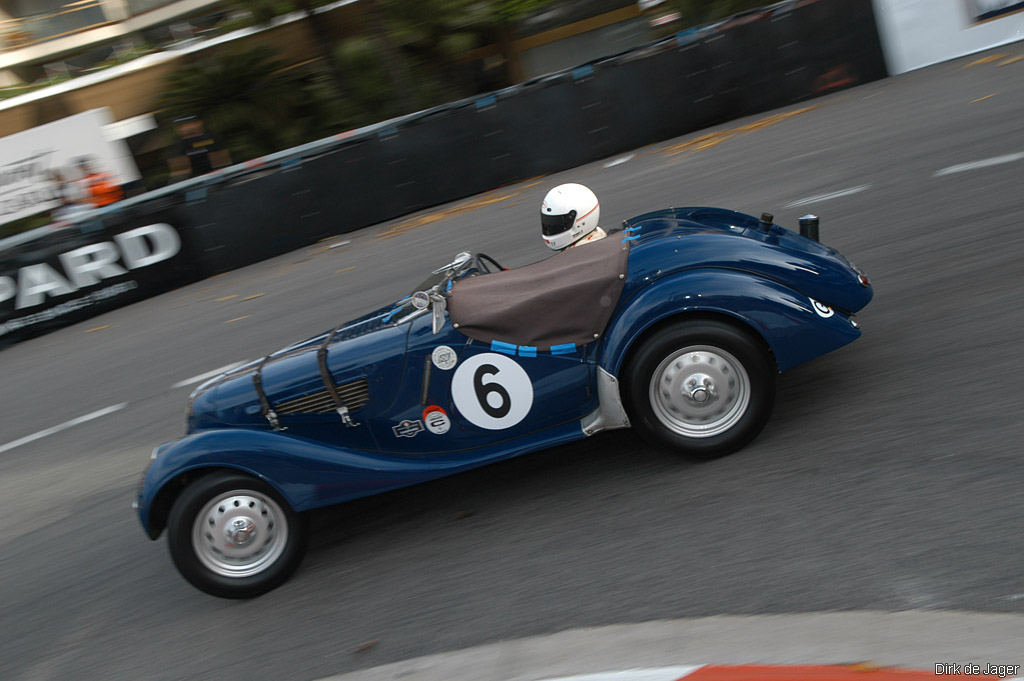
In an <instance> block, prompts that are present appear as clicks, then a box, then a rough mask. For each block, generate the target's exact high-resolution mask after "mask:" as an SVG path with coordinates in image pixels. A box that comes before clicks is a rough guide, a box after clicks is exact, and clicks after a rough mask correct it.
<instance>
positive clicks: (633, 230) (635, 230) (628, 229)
mask: <svg viewBox="0 0 1024 681" xmlns="http://www.w3.org/2000/svg"><path fill="white" fill-rule="evenodd" d="M641 229H643V226H640V227H627V228H626V229H624V230H622V231H623V232H639V231H640V230H641Z"/></svg>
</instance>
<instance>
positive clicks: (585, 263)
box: [136, 208, 872, 598]
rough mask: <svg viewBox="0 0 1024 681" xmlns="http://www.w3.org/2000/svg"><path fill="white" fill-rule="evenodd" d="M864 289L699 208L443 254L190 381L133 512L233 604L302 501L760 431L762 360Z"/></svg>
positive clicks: (283, 550)
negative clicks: (403, 282)
mask: <svg viewBox="0 0 1024 681" xmlns="http://www.w3.org/2000/svg"><path fill="white" fill-rule="evenodd" d="M813 228H814V231H815V232H816V225H814V226H813ZM809 229H810V228H809ZM802 231H804V230H802ZM871 296H872V290H871V286H870V284H869V282H868V279H867V277H865V276H864V274H862V273H861V272H860V271H858V270H857V268H856V267H854V266H853V265H851V264H850V263H849V262H848V261H847V260H846V259H845V258H843V257H842V256H841V255H840V254H839V253H837V252H836V251H835V250H833V249H831V248H828V247H826V246H823V245H822V244H820V243H818V242H817V241H816V240H815V238H809V237H808V236H804V235H801V234H797V233H794V232H791V231H789V230H786V229H783V228H782V227H779V226H778V225H775V224H773V223H772V219H771V216H768V215H764V216H762V217H761V219H760V220H759V219H758V218H754V217H751V216H749V215H744V214H741V213H736V212H733V211H728V210H721V209H717V208H675V209H670V210H663V211H658V212H654V213H648V214H645V215H641V216H639V217H636V218H634V219H632V220H629V221H627V222H626V223H624V226H623V229H622V230H621V231H619V232H616V233H614V234H612V235H610V236H609V237H607V238H605V239H603V240H600V241H596V242H594V243H590V244H586V245H582V246H579V247H576V248H570V249H568V250H566V251H563V252H561V253H558V254H556V255H554V256H552V257H550V258H548V259H546V260H543V261H541V262H538V263H536V264H533V265H529V266H526V267H521V268H517V269H512V270H506V269H504V268H502V267H501V266H500V265H498V264H497V263H496V262H495V261H494V260H493V259H491V258H489V257H488V256H486V255H483V254H478V255H476V256H471V255H470V254H468V253H462V254H459V256H457V257H456V258H455V260H454V261H453V262H452V263H450V264H448V265H445V266H444V267H441V268H440V269H438V270H435V271H434V272H433V274H432V276H431V277H430V278H429V279H428V280H427V281H425V282H424V283H423V284H422V286H420V287H419V288H417V290H416V291H415V292H413V293H412V294H411V295H409V296H407V297H406V298H404V299H402V300H400V301H398V302H397V303H394V304H392V305H388V306H387V307H384V308H381V309H380V310H377V311H375V312H373V313H371V314H368V315H366V316H364V317H362V318H360V319H356V320H354V321H351V322H348V323H345V324H342V325H341V326H338V327H337V328H335V329H333V330H331V331H329V332H327V333H324V334H321V335H319V336H316V337H314V338H311V339H309V340H306V341H303V342H301V343H298V344H295V345H292V346H290V347H287V348H285V349H283V350H280V351H278V352H276V353H274V354H272V355H269V356H267V357H265V358H263V359H262V360H259V361H257V362H253V363H251V364H248V365H246V366H243V367H241V368H239V369H236V370H234V371H232V372H229V373H227V374H224V375H222V376H219V377H218V378H216V379H213V380H212V381H209V382H207V383H205V384H204V385H202V386H200V387H199V388H197V389H196V390H195V391H194V392H193V393H192V395H191V397H190V398H189V404H188V434H187V435H186V436H185V437H184V438H182V439H180V440H177V441H175V442H171V443H168V444H165V445H162V446H160V447H158V448H157V449H156V450H155V451H154V453H153V461H152V462H151V464H150V467H149V469H148V470H147V472H146V474H145V476H144V478H143V481H142V483H141V487H140V491H139V495H138V499H137V502H136V505H137V508H138V513H139V519H140V520H141V522H142V525H143V527H144V528H145V531H146V533H147V534H148V535H149V536H150V537H151V538H153V539H156V538H157V537H159V535H160V534H161V533H162V532H163V531H164V530H165V529H166V530H167V535H168V542H169V545H170V551H171V556H172V558H173V560H174V562H175V564H176V565H177V567H178V569H179V570H180V571H181V573H182V575H184V576H185V578H186V579H188V581H190V582H192V584H194V585H195V586H196V587H198V588H200V589H202V590H203V591H206V592H209V593H211V594H215V595H218V596H224V597H236V598H237V597H250V596H256V595H259V594H261V593H264V592H266V591H269V590H270V589H273V588H274V587H276V586H278V585H279V584H281V583H282V582H283V581H284V580H286V579H287V578H288V576H289V575H290V574H291V573H292V572H293V571H294V570H295V568H296V567H297V566H298V564H299V561H300V560H301V559H302V555H303V553H304V551H305V548H306V544H307V530H306V521H305V514H304V512H305V511H309V510H311V509H314V508H318V507H321V506H327V505H330V504H337V503H339V502H343V501H347V500H350V499H356V498H359V497H364V496H367V495H371V494H377V493H380V492H384V491H387V490H392V489H395V488H398V487H403V486H405V485H411V484H414V483H418V482H423V481H426V480H431V479H434V478H439V477H441V476H445V475H450V474H452V473H457V472H460V471H464V470H467V469H470V468H474V467H476V466H481V465H483V464H487V463H491V462H493V461H500V460H502V459H507V458H509V457H512V456H516V455H518V454H523V453H526V452H531V451H535V450H538V449H542V448H546V447H552V446H555V445H560V444H564V443H567V442H572V441H574V440H579V439H581V438H585V437H588V436H591V435H594V434H595V433H598V432H599V431H602V430H607V429H611V428H625V427H633V428H634V429H636V430H637V431H638V432H639V434H640V435H641V436H643V437H644V438H645V439H647V440H649V441H650V442H652V443H654V444H656V445H658V446H660V447H663V448H666V449H669V450H672V451H674V452H678V453H680V454H683V455H687V456H692V457H699V458H709V457H715V456H720V455H724V454H728V453H730V452H733V451H735V450H737V449H739V448H740V447H743V446H744V445H745V444H746V443H748V442H749V441H750V440H751V439H752V438H753V437H754V436H755V435H757V433H758V432H759V431H760V430H761V428H762V427H763V426H764V424H765V422H766V421H767V419H768V417H769V415H770V413H771V410H772V405H773V403H774V396H775V379H776V376H777V374H778V373H779V372H782V371H786V370H787V369H790V368H792V367H794V366H796V365H798V364H800V363H802V362H806V361H808V360H811V359H814V358H815V357H818V356H820V355H823V354H825V353H827V352H830V351H831V350H835V349H836V348H839V347H842V346H843V345H846V344H847V343H850V342H851V341H853V340H854V339H856V338H857V337H858V336H859V335H860V331H859V329H858V327H857V324H856V322H854V321H853V319H852V315H853V314H854V313H855V312H857V311H858V310H860V309H861V308H862V307H864V306H865V305H866V304H867V303H868V302H869V301H870V300H871Z"/></svg>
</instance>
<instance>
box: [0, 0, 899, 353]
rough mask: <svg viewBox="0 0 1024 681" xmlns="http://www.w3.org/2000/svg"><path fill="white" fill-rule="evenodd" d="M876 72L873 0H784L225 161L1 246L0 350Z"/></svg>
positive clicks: (879, 59)
mask: <svg viewBox="0 0 1024 681" xmlns="http://www.w3.org/2000/svg"><path fill="white" fill-rule="evenodd" d="M886 75H887V74H886V71H885V64H884V60H883V56H882V49H881V45H880V43H879V37H878V31H877V29H876V25H875V17H874V13H873V10H872V5H871V0H794V1H792V2H783V3H779V4H776V5H772V6H770V7H766V8H763V9H761V10H756V11H753V12H747V13H744V14H741V15H737V16H735V17H732V18H731V19H729V20H727V21H724V22H721V23H718V24H713V25H709V26H703V27H699V28H696V29H691V30H689V31H685V32H683V33H680V34H679V35H677V36H675V37H674V38H671V39H668V40H663V41H661V42H658V43H655V44H652V45H648V46H646V47H643V48H639V49H636V50H632V51H630V52H626V53H623V54H620V55H616V56H614V57H610V58H607V59H602V60H599V61H596V62H592V63H589V64H586V65H583V66H580V67H578V68H576V69H572V70H570V71H564V72H560V73H556V74H552V75H550V76H546V77H543V78H540V79H536V80H533V81H529V82H527V83H523V84H521V85H518V86H515V87H512V88H508V89H506V90H501V91H499V92H496V93H492V94H490V95H487V96H483V97H479V98H476V99H472V100H466V101H462V102H457V103H454V104H450V105H447V106H444V107H440V108H438V109H433V110H430V111H425V112H421V113H419V114H415V115H413V116H408V117H405V118H403V119H400V120H398V121H392V122H389V123H385V124H381V125H378V126H373V127H371V128H367V129H363V130H359V131H355V132H353V133H348V134H343V135H338V136H337V137H334V138H330V139H327V140H322V141H320V142H317V143H313V144H310V145H306V146H304V147H301V148H297V149H293V150H289V151H287V152H282V153H280V154H275V155H273V156H270V157H267V158H265V159H261V160H259V161H256V162H249V163H246V164H242V165H239V166H234V167H232V168H230V169H228V170H226V171H220V172H218V173H216V174H213V175H209V176H205V177H203V178H197V179H195V180H190V181H188V182H185V183H181V184H179V185H173V186H171V187H167V188H164V189H162V190H159V191H157V192H151V193H149V194H146V195H143V196H140V197H136V198H134V199H131V200H129V201H125V202H122V203H120V204H115V205H114V206H113V207H111V208H108V209H104V210H102V211H99V212H97V213H93V214H91V215H89V216H88V218H89V219H88V221H86V222H84V223H82V224H77V225H75V226H73V227H71V228H65V229H62V230H60V231H59V232H54V233H53V234H47V235H45V236H43V237H40V238H38V239H36V240H33V241H28V242H24V243H21V244H19V245H17V246H15V247H11V248H3V250H0V344H2V343H3V341H4V340H5V339H6V340H10V339H14V338H17V337H19V336H23V335H25V334H28V333H31V332H33V331H35V330H39V329H42V328H44V327H45V326H47V325H53V324H58V323H63V322H70V321H75V320H78V319H81V318H83V317H84V316H88V315H91V314H96V313H98V312H100V311H102V310H104V309H109V308H110V307H111V306H115V305H120V304H124V303H126V302H129V301H131V300H134V299H137V298H138V297H140V296H144V295H150V294H153V293H156V292H159V291H163V290H166V289H168V288H171V287H174V286H178V285H181V284H184V283H187V282H188V281H193V280H195V279H197V278H200V277H203V276H209V275H212V274H217V273H219V272H224V271H227V270H230V269H234V268H237V267H241V266H243V265H247V264H250V263H253V262H257V261H259V260H263V259H266V258H269V257H272V256H275V255H279V254H281V253H286V252H288V251H290V250H294V249H296V248H299V247H301V246H304V245H307V244H310V243H313V242H315V241H316V240H318V239H321V238H324V237H327V236H331V235H334V234H339V233H344V232H348V231H351V230H354V229H359V228H361V227H366V226H368V225H372V224H375V223H378V222H382V221H385V220H388V219H391V218H394V217H397V216H400V215H403V214H406V213H409V212H412V211H415V210H419V209H421V208H426V207H429V206H433V205H437V204H441V203H446V202H449V201H453V200H456V199H459V198H463V197H465V196H470V195H473V194H477V193H480V192H483V191H487V190H489V189H492V188H494V187H497V186H500V185H503V184H508V183H510V182H514V181H517V180H521V179H525V178H528V177H534V176H537V175H543V174H548V173H553V172H557V171H560V170H565V169H567V168H572V167H575V166H578V165H581V164H584V163H588V162H591V161H595V160H598V159H601V158H604V157H606V156H609V155H612V154H615V153H618V152H622V151H626V150H629V149H634V148H636V147H639V146H643V145H645V144H650V143H653V142H658V141H661V140H665V139H669V138H671V137H675V136H678V135H682V134H686V133H688V132H692V131H695V130H699V129H701V128H704V127H707V126H709V125H714V124H716V123H721V122H724V121H728V120H732V119H735V118H739V117H741V116H746V115H749V114H754V113H759V112H762V111H768V110H770V109H773V108H777V107H780V106H786V105H789V104H793V103H796V102H801V101H804V100H807V99H811V98H813V97H816V96H819V95H822V94H826V93H829V92H834V91H836V90H839V89H842V88H847V87H852V86H854V85H858V84H860V83H865V82H868V81H871V80H876V79H879V78H884V77H885V76H886ZM168 230H170V232H168ZM171 232H173V234H174V235H175V237H176V238H177V241H178V245H177V247H176V249H177V250H174V249H172V248H171V246H172V242H173V239H172V238H171V237H170V236H169V234H170V233H171ZM125 234H127V235H128V236H125ZM147 249H148V250H147ZM172 250H173V251H174V252H173V253H172V252H171V251H172ZM69 253H70V255H69Z"/></svg>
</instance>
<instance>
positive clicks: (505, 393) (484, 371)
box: [452, 352, 533, 430]
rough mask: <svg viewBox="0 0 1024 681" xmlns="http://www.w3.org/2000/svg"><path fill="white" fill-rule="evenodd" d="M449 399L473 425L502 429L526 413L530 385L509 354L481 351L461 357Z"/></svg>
mask: <svg viewBox="0 0 1024 681" xmlns="http://www.w3.org/2000/svg"><path fill="white" fill-rule="evenodd" d="M452 401H453V402H454V403H455V407H456V408H457V409H458V410H459V413H460V414H462V416H463V417H464V418H465V419H466V420H467V421H469V422H470V423H472V424H473V425H474V426H479V427H480V428H485V429H487V430H504V429H505V428H511V427H512V426H514V425H516V424H517V423H519V422H520V421H522V420H523V419H524V418H526V415H527V414H528V413H529V412H530V407H532V406H533V384H532V383H530V377H529V375H527V373H526V371H525V370H524V369H523V367H521V366H519V365H518V364H516V362H515V360H513V359H512V358H511V357H508V356H507V355H499V354H498V353H495V352H485V353H483V354H479V355H475V356H473V357H470V358H469V359H467V360H464V361H463V362H462V364H460V365H459V368H458V369H456V370H455V375H454V376H453V377H452Z"/></svg>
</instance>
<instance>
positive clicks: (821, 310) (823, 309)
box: [808, 298, 835, 319]
mask: <svg viewBox="0 0 1024 681" xmlns="http://www.w3.org/2000/svg"><path fill="white" fill-rule="evenodd" d="M808 300H810V301H811V307H813V308H814V311H815V312H817V313H818V316H819V317H825V318H826V319H828V318H829V317H831V316H832V315H834V314H835V310H833V309H832V308H831V307H829V306H828V305H826V304H825V303H819V302H818V301H817V300H815V299H814V298H808Z"/></svg>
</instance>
